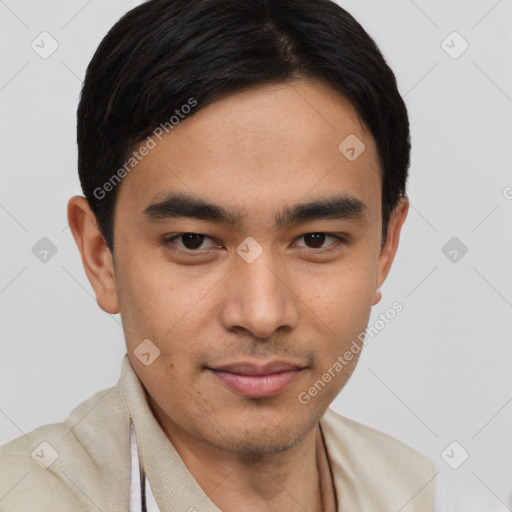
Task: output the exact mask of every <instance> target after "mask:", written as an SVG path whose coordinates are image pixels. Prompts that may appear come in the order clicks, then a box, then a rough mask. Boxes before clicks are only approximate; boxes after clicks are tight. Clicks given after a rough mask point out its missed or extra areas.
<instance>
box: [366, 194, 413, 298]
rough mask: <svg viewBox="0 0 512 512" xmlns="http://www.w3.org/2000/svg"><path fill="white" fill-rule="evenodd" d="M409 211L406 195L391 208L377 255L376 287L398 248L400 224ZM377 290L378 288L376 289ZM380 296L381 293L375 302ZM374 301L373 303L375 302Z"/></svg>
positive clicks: (383, 278) (383, 279) (387, 270)
mask: <svg viewBox="0 0 512 512" xmlns="http://www.w3.org/2000/svg"><path fill="white" fill-rule="evenodd" d="M408 211H409V200H408V199H407V197H405V196H402V197H401V199H400V200H399V202H398V204H397V206H396V207H395V209H394V210H393V213H392V214H391V218H390V220H389V224H388V230H387V237H386V243H385V244H384V246H383V247H382V250H381V252H380V256H379V270H378V278H377V288H380V287H381V286H382V285H383V283H384V281H385V280H386V277H387V276H388V274H389V271H390V270H391V265H392V263H393V260H394V258H395V254H396V251H397V249H398V242H399V240H400V233H401V231H402V226H403V224H404V222H405V219H406V218H407V213H408ZM377 291H379V290H377ZM381 298H382V294H381V296H380V298H379V299H378V300H377V302H378V301H379V300H380V299H381ZM377 302H375V303H374V304H376V303H377Z"/></svg>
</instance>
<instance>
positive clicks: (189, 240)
mask: <svg viewBox="0 0 512 512" xmlns="http://www.w3.org/2000/svg"><path fill="white" fill-rule="evenodd" d="M204 238H205V235H198V234H196V233H184V234H183V235H181V241H182V243H183V246H184V247H185V248H186V249H191V250H193V249H199V247H201V244H202V243H203V241H204Z"/></svg>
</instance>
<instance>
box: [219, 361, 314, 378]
mask: <svg viewBox="0 0 512 512" xmlns="http://www.w3.org/2000/svg"><path fill="white" fill-rule="evenodd" d="M304 368H305V366H303V365H300V364H295V363H290V362H287V361H269V362H267V363H255V362H252V361H239V362H236V363H230V364H225V365H221V366H216V367H210V370H214V371H221V372H231V373H239V374H242V375H269V374H271V373H279V372H286V371H291V370H302V369H304Z"/></svg>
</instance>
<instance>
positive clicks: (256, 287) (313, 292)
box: [98, 80, 403, 454]
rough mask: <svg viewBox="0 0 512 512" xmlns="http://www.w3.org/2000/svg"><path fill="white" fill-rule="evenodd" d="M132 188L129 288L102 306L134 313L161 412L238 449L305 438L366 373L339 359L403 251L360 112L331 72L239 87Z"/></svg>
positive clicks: (124, 219)
mask: <svg viewBox="0 0 512 512" xmlns="http://www.w3.org/2000/svg"><path fill="white" fill-rule="evenodd" d="M349 135H355V136H356V137H357V138H358V139H359V140H360V141H362V142H363V143H364V145H365V150H364V152H363V153H362V154H361V155H360V156H359V157H358V158H356V159H355V160H353V158H350V159H349V158H347V155H349V156H351V157H353V156H354V155H353V154H352V152H350V149H348V153H347V152H345V153H343V152H342V151H340V149H339V145H340V143H341V142H342V141H344V140H345V139H346V138H347V137H348V136H349ZM354 140H355V139H354ZM356 151H357V147H356ZM352 160H353V161H352ZM119 187H120V188H119V190H118V196H117V200H116V209H115V223H114V241H115V250H114V273H115V294H114V295H115V297H109V298H105V299H104V300H105V304H106V303H107V302H108V304H109V305H108V306H107V305H103V306H102V307H103V308H104V309H106V310H109V311H110V312H117V311H116V309H117V308H119V311H120V313H121V317H122V321H123V327H124V330H125V336H126V342H127V349H128V355H129V357H130V361H131V363H132V366H133V367H134V369H135V371H136V373H137V375H138V376H139V378H140V380H141V381H142V383H143V385H144V387H145V388H146V390H147V392H148V394H149V400H150V404H151V406H152V408H153V410H154V412H155V414H156V416H157V418H158V420H159V422H160V423H161V424H162V426H163V427H164V429H165V430H166V431H173V432H180V433H182V434H183V435H186V436H189V437H192V438H194V439H195V440H196V441H201V442H203V443H206V444H208V445H209V446H213V447H216V448H219V449H221V450H225V451H229V452H237V453H247V454H249V453H250V454H255V453H271V452H279V451H282V450H285V449H287V448H290V447H291V446H294V445H295V444H297V443H298V442H299V441H300V440H301V439H303V438H304V437H305V435H306V434H307V433H308V432H309V431H311V429H312V428H313V427H314V426H315V425H316V424H317V422H318V420H319V419H320V418H321V416H322V415H323V414H324V412H325V410H326V409H327V407H328V406H329V404H330V403H331V401H332V400H333V399H334V397H335V396H336V395H337V394H338V392H339V391H340V390H341V388H342V387H343V386H344V384H345V383H346V381H347V380H348V378H349V376H350V374H351V373H352V371H353V369H354V367H355V365H356V363H357V359H358V354H354V357H353V358H352V359H351V360H350V361H347V360H345V364H343V365H342V369H340V368H339V366H336V362H338V363H339V359H338V358H339V356H343V354H344V353H345V352H346V351H347V350H349V349H350V347H351V346H353V345H352V344H353V342H354V340H358V336H359V335H360V333H361V332H362V331H364V329H365V327H366V326H367V323H368V319H369V314H370V310H371V306H372V304H374V303H375V301H376V299H375V292H376V289H377V288H378V286H380V284H382V282H383V280H384V279H385V277H386V274H387V272H388V270H389V265H390V264H391V260H392V258H393V255H394V250H395V249H396V246H395V247H393V243H395V244H396V238H397V237H392V236H391V237H390V238H392V239H393V238H394V241H393V240H391V242H392V243H391V246H390V247H389V248H387V246H386V248H385V249H384V250H383V251H381V242H382V240H381V229H382V224H381V222H382V219H381V208H382V204H381V169H380V167H379V160H378V154H377V149H376V146H375V143H374V141H373V139H372V137H371V136H370V135H369V133H368V132H367V131H366V130H365V129H364V127H363V125H362V124H361V122H360V120H359V118H358V116H357V113H356V111H355V110H354V108H353V107H352V106H351V105H350V103H349V102H348V101H347V100H345V99H344V98H343V97H342V96H340V95H339V93H337V92H336V91H334V90H333V89H331V88H330V87H329V86H327V85H325V84H323V83H321V82H317V81H304V80H300V81H299V80H297V81H294V82H291V83H289V84H281V85H264V86H257V87H253V88H251V89H249V90H245V91H243V92H238V93H236V94H232V95H229V96H227V97H225V98H224V99H221V100H218V101H217V102H214V103H212V104H211V105H209V106H207V107H205V108H203V109H201V110H199V111H198V112H197V113H195V114H194V115H192V116H190V117H189V118H187V119H185V120H183V121H181V122H180V123H179V125H177V126H175V127H174V128H173V130H172V131H171V132H170V133H169V134H167V135H165V136H164V137H163V138H162V140H161V142H159V143H158V144H157V146H156V147H155V148H154V149H152V150H151V151H150V152H149V154H148V155H147V156H146V157H145V158H144V159H143V160H142V161H141V162H140V163H139V164H138V165H137V166H136V167H135V168H134V169H133V170H132V171H131V172H130V173H129V174H128V175H127V176H126V177H125V178H124V179H123V181H122V183H121V184H120V185H119ZM171 196H172V197H171ZM201 203H206V204H201ZM402 221H403V219H402ZM393 222H394V223H395V224H393ZM393 225H396V226H398V227H397V228H396V230H398V231H399V229H400V225H401V221H400V220H398V221H396V222H395V221H393V220H392V224H391V225H390V230H391V231H393V229H395V228H393ZM101 300H102V298H101V293H100V295H99V296H98V301H99V302H101ZM143 340H150V341H151V344H149V345H147V346H148V347H149V353H150V354H152V355H151V356H145V357H146V359H147V360H150V359H152V357H153V356H154V354H157V352H158V351H157V350H156V347H157V348H158V350H159V351H160V352H159V355H158V357H156V359H154V361H152V362H151V364H149V365H148V366H146V365H145V364H143V363H142V362H141V360H140V359H139V358H138V357H137V356H136V355H135V353H136V352H137V348H138V347H139V346H140V344H141V342H143ZM145 343H146V344H147V343H148V342H145ZM359 344H361V343H360V342H359ZM143 346H145V345H143ZM146 352H148V350H146ZM340 364H341V363H340ZM326 372H327V373H330V375H331V378H330V379H328V381H327V382H325V380H327V379H326V378H324V379H323V381H322V382H323V385H319V384H318V380H319V379H322V376H323V375H324V376H325V374H326ZM315 383H317V384H316V392H314V391H312V392H308V390H310V389H311V388H315Z"/></svg>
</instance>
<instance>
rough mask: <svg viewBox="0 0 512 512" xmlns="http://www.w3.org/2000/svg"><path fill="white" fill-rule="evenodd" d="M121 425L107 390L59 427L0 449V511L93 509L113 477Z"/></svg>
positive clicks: (119, 407)
mask: <svg viewBox="0 0 512 512" xmlns="http://www.w3.org/2000/svg"><path fill="white" fill-rule="evenodd" d="M125 423H126V418H125V411H124V405H123V403H122V401H121V400H119V397H118V394H117V390H116V388H115V387H113V388H108V389H105V390H102V391H99V392H97V393H95V394H94V395H93V396H91V397H90V398H88V399H87V400H85V401H84V402H82V403H81V404H79V405H78V406H77V407H75V409H73V411H72V412H71V413H70V414H69V416H68V417H67V418H66V420H64V421H63V422H60V423H54V424H49V425H43V426H41V427H38V428H36V429H34V430H32V431H31V432H29V433H27V434H24V435H22V436H20V437H18V438H16V439H13V440H12V441H10V442H8V443H6V444H4V445H2V446H0V512H16V511H18V510H19V511H22V510H23V511H26V510H32V511H34V512H37V511H49V510H52V511H55V512H57V511H61V510H62V511H64V510H71V509H72V510H77V511H78V510H89V508H91V509H95V507H94V506H93V504H92V502H93V501H94V497H95V496H98V499H101V498H100V496H99V495H101V494H102V489H103V488H104V486H105V478H106V477H109V476H111V474H112V473H114V472H115V468H114V467H112V463H111V460H112V459H110V457H112V458H113V459H114V460H116V459H117V462H118V463H119V458H122V457H123V448H122V446H121V444H122V442H121V440H120V438H121V437H122V436H120V434H121V432H122V429H123V428H124V426H123V425H124V424H125ZM125 437H126V440H127V442H129V437H128V436H125ZM116 438H117V439H116ZM125 451H128V449H127V448H126V447H125ZM126 463H128V461H126ZM117 469H118V470H121V468H119V467H118V468H117ZM119 472H120V473H122V471H119ZM87 502H88V503H87ZM95 510H96V509H95Z"/></svg>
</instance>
